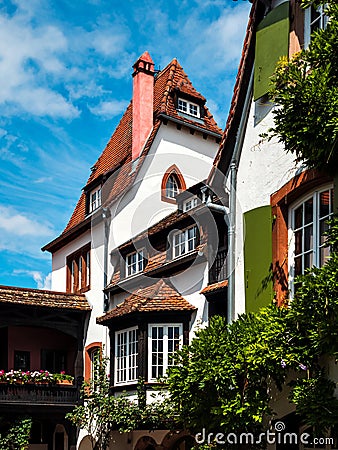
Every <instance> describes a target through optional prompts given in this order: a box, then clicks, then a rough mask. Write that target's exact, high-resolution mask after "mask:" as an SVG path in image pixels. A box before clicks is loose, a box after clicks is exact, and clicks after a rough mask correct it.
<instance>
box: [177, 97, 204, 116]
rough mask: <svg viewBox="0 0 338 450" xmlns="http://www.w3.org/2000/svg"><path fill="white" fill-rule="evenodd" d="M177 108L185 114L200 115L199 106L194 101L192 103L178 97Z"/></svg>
mask: <svg viewBox="0 0 338 450" xmlns="http://www.w3.org/2000/svg"><path fill="white" fill-rule="evenodd" d="M177 109H178V111H180V112H183V113H185V114H189V115H190V116H194V117H200V116H201V114H200V107H199V105H197V104H196V103H192V102H190V101H188V100H183V99H182V98H179V99H178V102H177Z"/></svg>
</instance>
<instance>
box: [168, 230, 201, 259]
mask: <svg viewBox="0 0 338 450" xmlns="http://www.w3.org/2000/svg"><path fill="white" fill-rule="evenodd" d="M190 230H194V231H195V232H194V235H193V237H192V238H191V237H190V236H189V231H190ZM177 238H178V239H177ZM190 242H192V243H193V245H192V248H190V249H189V243H190ZM196 246H197V225H192V226H191V227H188V228H186V229H184V230H180V231H178V232H176V233H174V234H173V258H179V257H180V256H183V255H186V254H187V253H190V252H193V251H194V250H195V249H196Z"/></svg>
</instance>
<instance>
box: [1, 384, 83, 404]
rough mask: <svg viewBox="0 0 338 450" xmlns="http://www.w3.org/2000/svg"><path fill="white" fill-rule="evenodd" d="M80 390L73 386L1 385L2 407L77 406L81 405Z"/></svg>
mask: <svg viewBox="0 0 338 450" xmlns="http://www.w3.org/2000/svg"><path fill="white" fill-rule="evenodd" d="M79 399H80V396H79V389H78V387H77V386H73V385H69V386H68V385H62V384H60V385H59V384H57V385H48V384H46V385H43V384H41V385H38V384H6V383H0V406H3V405H25V404H26V405H34V406H42V405H44V406H46V405H48V406H51V405H58V406H66V407H69V406H75V405H76V404H78V403H79Z"/></svg>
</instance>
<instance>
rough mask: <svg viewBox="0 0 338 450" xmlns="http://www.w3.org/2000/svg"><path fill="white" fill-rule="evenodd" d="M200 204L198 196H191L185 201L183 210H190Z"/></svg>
mask: <svg viewBox="0 0 338 450" xmlns="http://www.w3.org/2000/svg"><path fill="white" fill-rule="evenodd" d="M197 204H198V198H197V197H190V198H189V199H188V200H185V201H184V202H183V212H187V211H190V210H191V209H194V208H196V206H197Z"/></svg>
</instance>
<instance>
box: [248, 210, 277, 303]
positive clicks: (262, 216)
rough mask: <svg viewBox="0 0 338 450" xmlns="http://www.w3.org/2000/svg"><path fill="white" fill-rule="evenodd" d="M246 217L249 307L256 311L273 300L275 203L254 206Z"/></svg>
mask: <svg viewBox="0 0 338 450" xmlns="http://www.w3.org/2000/svg"><path fill="white" fill-rule="evenodd" d="M243 218H244V276H245V309H246V312H253V311H258V309H259V308H260V307H262V306H266V305H268V304H269V303H270V302H271V301H272V299H273V284H272V276H271V275H272V273H271V265H272V216H271V206H270V205H267V206H262V207H260V208H256V209H252V210H251V211H248V212H246V213H245V214H244V217H243Z"/></svg>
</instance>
